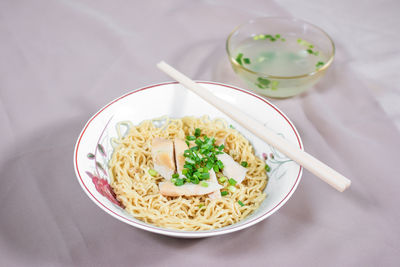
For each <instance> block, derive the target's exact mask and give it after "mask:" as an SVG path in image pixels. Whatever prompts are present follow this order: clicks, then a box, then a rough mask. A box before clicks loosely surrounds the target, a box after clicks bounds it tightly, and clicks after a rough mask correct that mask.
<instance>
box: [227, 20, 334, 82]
mask: <svg viewBox="0 0 400 267" xmlns="http://www.w3.org/2000/svg"><path fill="white" fill-rule="evenodd" d="M261 20H286V21H290V22H293V23H299V22H300V23H302V24H306V25H308V26H310V27H311V28H314V29H316V30H317V31H319V32H320V33H322V35H324V36H325V37H326V38H327V39H328V40H329V43H330V44H331V46H332V53H330V55H329V59H328V61H327V62H326V63H325V64H324V65H323V66H322V67H321V68H319V69H317V70H314V71H312V72H308V73H305V74H302V75H296V76H276V75H269V74H266V73H263V72H256V71H252V70H250V69H248V68H246V67H245V66H243V65H240V64H239V63H238V62H237V61H236V59H235V58H233V57H232V55H231V52H230V41H231V38H232V36H233V35H234V34H235V33H236V32H237V31H238V30H239V29H240V28H242V27H243V26H245V25H249V24H253V23H257V22H259V21H261ZM225 49H226V52H227V54H228V57H229V60H230V61H231V64H233V65H235V66H237V67H239V68H241V69H243V70H245V71H247V72H249V73H251V74H255V75H257V76H261V77H265V78H271V79H282V80H284V79H298V78H305V77H309V76H313V75H315V74H317V73H319V72H322V71H324V70H326V69H327V68H328V67H329V66H330V65H331V64H332V62H333V58H334V56H335V50H336V49H335V43H334V42H333V40H332V38H331V37H330V36H329V34H328V33H326V32H325V31H324V30H323V29H321V28H320V27H318V26H316V25H314V24H312V23H309V22H307V21H305V20H302V19H298V18H295V17H258V18H254V19H250V20H248V21H246V22H244V23H242V24H240V25H238V26H236V27H235V28H234V29H233V30H232V32H231V33H230V34H229V35H228V38H227V39H226V45H225Z"/></svg>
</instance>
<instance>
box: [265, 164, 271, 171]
mask: <svg viewBox="0 0 400 267" xmlns="http://www.w3.org/2000/svg"><path fill="white" fill-rule="evenodd" d="M265 170H266V171H267V172H269V171H270V170H271V167H270V166H269V165H268V164H266V163H265Z"/></svg>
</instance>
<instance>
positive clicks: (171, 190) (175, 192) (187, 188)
mask: <svg viewBox="0 0 400 267" xmlns="http://www.w3.org/2000/svg"><path fill="white" fill-rule="evenodd" d="M207 183H208V187H204V186H201V185H200V184H192V183H186V184H184V185H181V186H176V185H174V184H173V183H171V182H161V183H160V184H159V185H158V186H159V189H160V193H161V195H163V196H170V197H178V196H201V195H206V194H209V193H211V192H214V191H216V190H219V189H221V188H222V186H220V185H219V184H218V183H211V182H207Z"/></svg>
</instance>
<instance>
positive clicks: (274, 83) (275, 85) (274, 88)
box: [271, 81, 279, 90]
mask: <svg viewBox="0 0 400 267" xmlns="http://www.w3.org/2000/svg"><path fill="white" fill-rule="evenodd" d="M278 85H279V82H278V81H272V82H271V90H276V89H278Z"/></svg>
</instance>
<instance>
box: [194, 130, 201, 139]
mask: <svg viewBox="0 0 400 267" xmlns="http://www.w3.org/2000/svg"><path fill="white" fill-rule="evenodd" d="M200 134H201V130H200V129H199V128H196V129H195V130H194V136H196V137H199V136H200Z"/></svg>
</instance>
